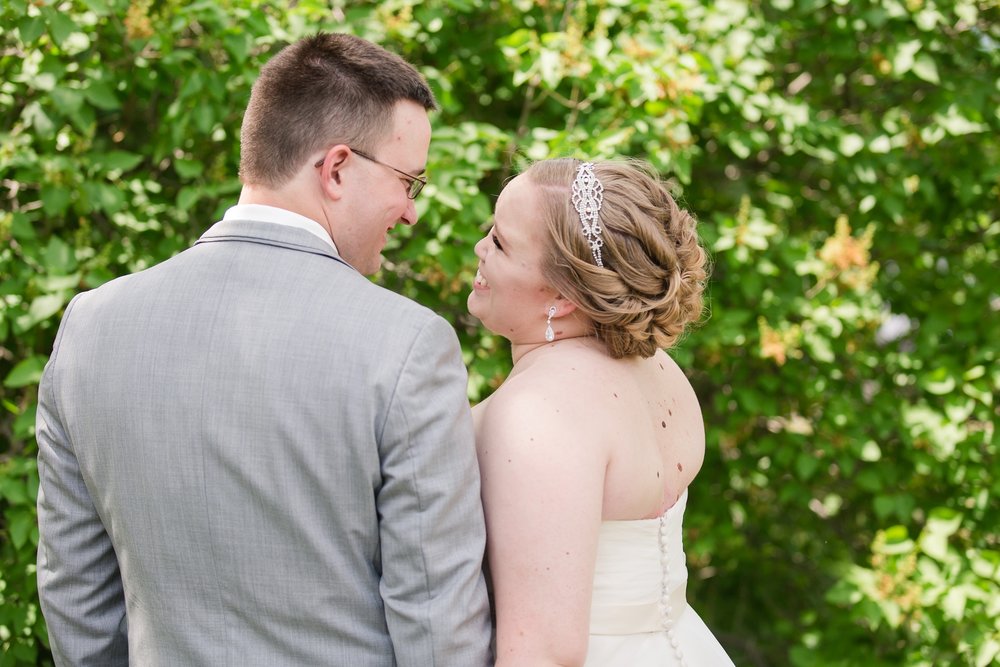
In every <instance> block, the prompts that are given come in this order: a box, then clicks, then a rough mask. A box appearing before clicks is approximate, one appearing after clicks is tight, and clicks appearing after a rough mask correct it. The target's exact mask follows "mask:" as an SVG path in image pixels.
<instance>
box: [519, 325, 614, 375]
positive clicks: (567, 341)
mask: <svg viewBox="0 0 1000 667" xmlns="http://www.w3.org/2000/svg"><path fill="white" fill-rule="evenodd" d="M580 348H590V349H597V350H603V349H604V344H603V343H602V342H601V341H600V340H599V339H598V338H597V337H596V336H593V335H585V334H581V335H579V336H569V337H567V338H559V339H557V340H554V341H552V342H551V343H522V344H518V343H512V344H511V346H510V350H511V357H512V358H513V362H514V365H513V368H512V372H515V373H516V372H521V371H523V370H525V369H527V368H530V367H531V365H532V364H534V363H535V362H536V361H537V360H538V359H541V358H542V357H544V356H545V355H547V354H549V353H552V352H555V351H557V350H565V349H580Z"/></svg>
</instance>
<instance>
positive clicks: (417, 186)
mask: <svg viewBox="0 0 1000 667" xmlns="http://www.w3.org/2000/svg"><path fill="white" fill-rule="evenodd" d="M348 148H350V149H351V152H352V153H354V154H355V155H357V156H358V157H363V158H364V159H366V160H368V161H369V162H374V163H375V164H380V165H382V166H383V167H388V168H389V169H392V170H393V171H394V172H396V173H397V174H400V175H401V176H404V177H406V179H407V180H408V181H409V185H407V186H406V196H407V198H409V199H416V198H417V196H418V195H419V194H420V191H421V190H423V189H424V186H425V185H427V179H426V178H423V177H422V176H414V175H413V174H410V173H408V172H405V171H403V170H402V169H396V168H395V167H393V166H392V165H391V164H388V163H386V162H382V160H377V159H375V158H373V157H372V156H371V155H368V154H367V153H364V152H362V151H359V150H358V149H357V148H351V147H350V146H348ZM324 162H326V156H323V158H322V159H321V160H320V161H319V162H317V163H316V164H314V165H313V166H314V167H316V168H317V169H319V168H320V167H322V166H323V163H324Z"/></svg>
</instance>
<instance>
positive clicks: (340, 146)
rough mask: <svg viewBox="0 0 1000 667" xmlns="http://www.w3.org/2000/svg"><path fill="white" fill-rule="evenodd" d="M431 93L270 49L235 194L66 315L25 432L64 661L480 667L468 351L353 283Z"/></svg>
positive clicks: (351, 59) (324, 58)
mask: <svg viewBox="0 0 1000 667" xmlns="http://www.w3.org/2000/svg"><path fill="white" fill-rule="evenodd" d="M435 107H436V103H435V100H434V97H433V94H432V93H431V91H430V89H429V88H428V87H427V84H426V82H425V81H424V80H423V79H422V78H421V77H420V75H419V74H418V73H417V72H416V70H415V69H413V67H411V66H410V65H408V64H407V63H406V62H404V61H403V60H402V59H400V58H399V57H398V56H395V55H393V54H390V53H388V52H386V51H384V50H383V49H381V48H379V47H377V46H375V45H373V44H371V43H369V42H366V41H364V40H361V39H358V38H355V37H350V36H346V35H330V34H320V35H317V36H315V37H312V38H309V39H305V40H302V41H300V42H297V43H295V44H293V45H292V46H289V47H287V48H285V49H284V50H282V51H281V52H280V53H279V54H278V55H276V56H275V57H274V58H273V59H272V60H271V61H270V62H269V63H268V64H267V65H266V66H265V68H264V69H263V70H262V72H261V75H260V79H259V80H258V81H257V83H256V84H255V85H254V88H253V93H252V95H251V98H250V103H249V106H248V108H247V111H246V115H245V117H244V121H243V128H242V134H241V142H242V147H241V164H240V176H241V179H242V181H243V183H244V188H243V191H242V194H241V195H240V200H239V204H238V205H237V206H234V207H233V208H231V209H230V210H229V211H228V212H227V213H226V215H225V218H224V219H223V220H222V221H221V222H218V223H217V224H215V225H214V226H213V227H212V228H211V229H209V230H208V232H206V233H205V235H204V236H202V237H201V239H200V240H199V241H198V242H197V244H196V245H195V246H194V247H192V248H190V249H188V250H186V251H185V252H182V253H180V254H179V255H177V256H176V257H174V258H172V259H170V260H168V261H166V262H163V263H162V264H160V265H158V266H156V267H153V268H151V269H148V270H146V271H142V272H140V273H136V274H133V275H130V276H125V277H122V278H119V279H117V280H114V281H112V282H110V283H108V284H106V285H104V286H102V287H100V288H98V289H96V290H93V291H91V292H87V293H84V294H81V295H78V296H77V297H76V298H75V299H74V300H73V301H72V302H71V303H70V305H69V306H68V307H67V309H66V313H65V315H64V317H63V321H62V325H61V327H60V330H59V333H58V335H57V338H56V343H55V348H54V350H53V352H52V356H51V358H50V360H49V363H48V366H47V368H46V370H45V375H44V377H43V379H42V382H41V386H40V387H39V405H38V424H37V437H38V446H39V454H38V468H39V477H40V481H41V486H40V489H39V493H38V515H39V527H40V542H39V551H38V584H39V594H40V597H41V602H42V610H43V612H44V615H45V619H46V622H47V624H48V629H49V637H50V640H51V645H52V651H53V653H54V655H55V657H56V663H57V664H59V665H97V664H100V665H119V664H120V665H125V664H128V663H132V664H135V665H143V666H148V665H154V666H155V665H212V666H213V667H214V666H219V665H238V666H239V667H249V666H251V665H267V666H268V667H271V666H273V665H345V666H348V667H366V666H368V665H371V666H381V665H416V666H419V667H427V666H431V665H459V666H462V667H466V666H469V665H485V664H488V662H489V659H490V656H489V640H490V621H489V611H488V604H487V599H486V589H485V583H484V580H483V575H482V570H481V565H482V556H483V549H484V543H485V530H484V525H483V515H482V507H481V505H480V501H479V477H478V468H477V466H476V461H475V454H474V447H473V436H472V426H471V419H470V414H469V409H468V404H467V402H466V393H465V391H466V375H465V369H464V367H463V365H462V361H461V356H460V350H459V346H458V341H457V338H456V336H455V333H454V331H453V330H452V328H451V327H450V326H449V325H448V324H447V323H446V322H445V321H444V320H443V319H442V318H440V317H438V316H437V315H435V314H433V313H432V312H430V311H429V310H427V309H426V308H423V307H421V306H418V305H417V304H415V303H413V302H411V301H409V300H407V299H404V298H403V297H400V296H398V295H396V294H393V293H390V292H388V291H386V290H384V289H382V288H380V287H377V286H376V285H374V284H372V283H371V282H370V281H369V280H367V279H366V278H365V277H364V274H370V273H373V272H374V271H376V270H377V269H378V268H379V263H380V257H381V255H380V253H381V251H382V248H383V247H384V245H385V239H386V234H387V233H388V232H389V230H391V229H392V228H393V227H394V226H395V225H396V224H397V223H403V224H414V223H415V222H416V220H417V214H416V210H415V208H414V203H413V199H414V197H416V195H417V193H418V192H419V191H420V188H421V187H422V185H423V182H424V181H423V178H422V177H421V176H420V175H419V174H421V173H422V172H423V171H424V167H425V162H426V159H427V150H428V145H429V143H430V136H431V128H430V123H429V121H428V111H429V110H431V109H434V108H435Z"/></svg>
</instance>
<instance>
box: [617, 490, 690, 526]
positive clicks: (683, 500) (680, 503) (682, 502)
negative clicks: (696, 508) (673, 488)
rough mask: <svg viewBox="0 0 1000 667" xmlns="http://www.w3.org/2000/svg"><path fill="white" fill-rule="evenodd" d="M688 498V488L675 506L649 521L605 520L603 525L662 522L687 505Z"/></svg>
mask: <svg viewBox="0 0 1000 667" xmlns="http://www.w3.org/2000/svg"><path fill="white" fill-rule="evenodd" d="M687 496H688V487H684V491H683V492H682V493H681V495H680V496H679V497H678V498H677V502H675V503H674V504H673V505H671V506H670V507H668V508H667V509H665V510H664V511H663V514H661V515H660V516H654V517H651V518H649V519H604V520H602V521H601V523H602V524H609V523H622V524H642V523H653V522H654V521H661V520H662V519H664V518H666V517H667V516H670V513H671V512H673V511H674V510H675V509H676V508H678V507H681V508H683V507H684V506H685V505H686V504H687Z"/></svg>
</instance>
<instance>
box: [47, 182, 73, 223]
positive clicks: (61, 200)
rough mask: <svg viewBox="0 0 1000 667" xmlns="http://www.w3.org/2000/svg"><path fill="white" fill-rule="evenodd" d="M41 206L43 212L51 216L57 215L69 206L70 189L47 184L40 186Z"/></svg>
mask: <svg viewBox="0 0 1000 667" xmlns="http://www.w3.org/2000/svg"><path fill="white" fill-rule="evenodd" d="M41 196H42V206H43V207H44V208H45V212H46V213H47V214H49V215H51V216H53V217H59V216H60V215H62V214H63V213H65V212H66V207H67V206H69V200H70V191H69V190H67V189H66V188H61V187H57V186H49V187H45V188H42V193H41Z"/></svg>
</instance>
